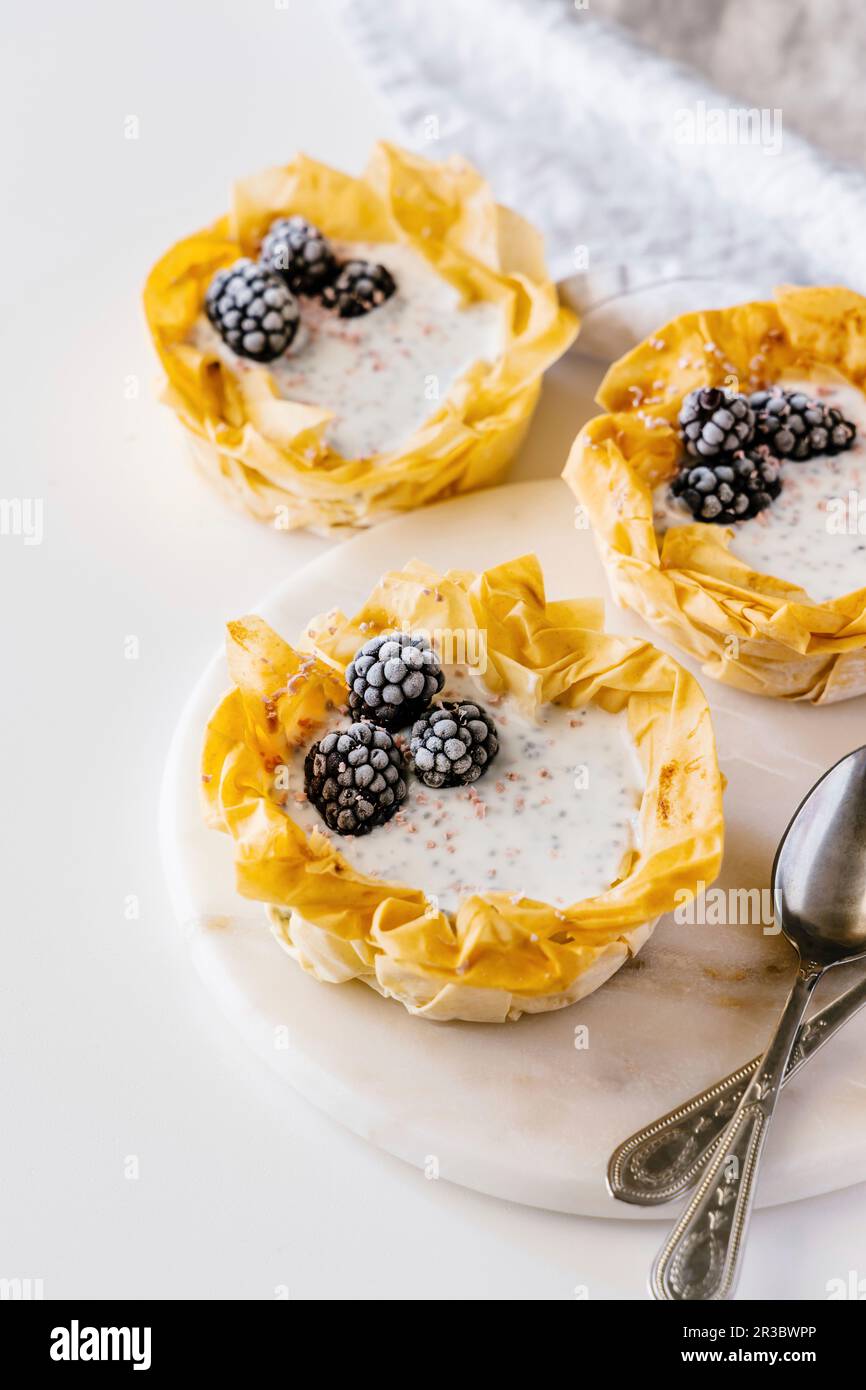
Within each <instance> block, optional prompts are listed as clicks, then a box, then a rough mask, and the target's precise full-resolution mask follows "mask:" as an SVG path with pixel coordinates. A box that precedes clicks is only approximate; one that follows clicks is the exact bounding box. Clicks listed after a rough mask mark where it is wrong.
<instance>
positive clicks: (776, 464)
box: [671, 444, 782, 526]
mask: <svg viewBox="0 0 866 1390" xmlns="http://www.w3.org/2000/svg"><path fill="white" fill-rule="evenodd" d="M781 469H782V465H781V462H780V460H779V459H778V458H776V457H775V456H774V455H773V454H771V453H770V450H769V449H768V448H767V446H766V444H759V445H757V446H756V447H754V448H751V449H748V450H745V451H743V450H740V451H739V452H737V453H736V454H730V455H727V456H726V457H723V458H722V459H718V460H713V461H712V462H708V463H700V464H697V465H695V464H692V465H690V466H688V467H685V468H683V469H682V470H681V471H680V473H679V474H678V475H677V477H676V478H675V479H674V480H673V482H672V483H671V492H672V493H673V494H674V496H675V497H678V498H679V499H680V501H681V502H684V503H685V505H686V506H687V507H688V509H689V511H690V512H691V513H692V515H693V516H694V517H696V518H697V520H698V521H713V522H717V523H718V525H720V526H730V525H731V524H732V523H733V522H735V521H747V520H748V519H749V517H752V516H757V514H758V512H762V511H764V510H765V508H767V507H769V505H770V503H771V502H772V501H774V499H775V498H776V497H778V496H779V493H780V492H781V490H782V479H781V476H780V474H781Z"/></svg>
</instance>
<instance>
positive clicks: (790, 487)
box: [653, 380, 866, 603]
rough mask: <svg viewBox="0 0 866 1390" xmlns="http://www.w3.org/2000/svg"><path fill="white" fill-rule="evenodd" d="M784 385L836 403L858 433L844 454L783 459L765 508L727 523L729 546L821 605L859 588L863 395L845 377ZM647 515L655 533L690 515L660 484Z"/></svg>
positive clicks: (863, 531) (865, 499)
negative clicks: (838, 381) (776, 484)
mask: <svg viewBox="0 0 866 1390" xmlns="http://www.w3.org/2000/svg"><path fill="white" fill-rule="evenodd" d="M783 385H784V386H785V387H786V389H793V390H800V391H803V392H805V393H806V394H807V395H809V396H812V397H817V398H818V399H819V400H821V401H823V402H824V403H825V404H827V405H830V406H835V407H836V408H837V409H839V410H840V411H841V412H842V414H843V416H844V417H845V418H846V419H847V420H850V421H851V422H852V423H853V424H855V425H856V426H857V435H856V438H855V440H854V443H853V445H852V446H851V448H850V449H847V450H845V451H844V452H843V453H839V454H835V455H827V454H822V455H818V456H817V457H815V458H811V459H808V460H806V461H805V462H802V463H800V462H795V461H793V460H791V459H784V460H783V461H782V471H781V475H780V476H781V480H782V490H781V493H780V494H779V496H778V497H776V498H775V500H774V501H773V502H772V504H771V505H770V506H769V507H767V508H766V510H764V511H761V512H759V513H758V515H757V516H754V517H750V518H749V519H748V520H745V521H737V522H736V523H735V524H734V525H733V526H732V528H731V529H732V531H733V539H732V541H731V546H730V549H731V553H732V554H733V555H735V556H736V557H737V558H738V559H740V560H743V561H744V562H745V563H746V564H747V565H749V566H750V567H751V568H752V569H753V570H754V571H756V572H757V573H759V574H768V575H773V576H774V577H775V578H776V579H782V580H785V581H786V582H788V583H790V584H795V585H797V586H798V587H800V588H802V589H804V590H805V592H806V593H807V594H808V595H809V598H810V599H811V600H812V601H813V602H815V603H826V602H827V601H829V600H831V599H835V598H841V597H843V596H844V595H845V594H849V593H851V592H852V591H854V590H856V589H860V588H863V587H864V586H866V398H864V396H863V394H862V393H861V392H860V391H858V390H857V388H856V387H854V386H851V385H849V384H847V383H842V384H836V383H833V384H832V385H817V386H816V384H815V383H814V382H809V381H805V382H804V381H788V380H786V381H785V382H784V383H783ZM653 521H654V525H655V529H656V532H657V534H658V535H659V536H662V535H664V533H665V531H667V530H668V529H669V528H670V527H672V526H682V525H690V524H692V525H693V524H694V522H695V518H694V517H693V516H692V515H691V514H690V513H689V512H688V509H687V508H686V507H685V506H684V505H683V504H681V503H679V502H678V501H677V499H676V498H674V497H673V496H672V495H671V492H670V487H669V484H668V483H667V482H666V483H662V484H661V485H660V486H659V487H657V488H656V489H655V492H654V493H653Z"/></svg>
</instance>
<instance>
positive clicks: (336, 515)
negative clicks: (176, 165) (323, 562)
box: [144, 144, 577, 532]
mask: <svg viewBox="0 0 866 1390" xmlns="http://www.w3.org/2000/svg"><path fill="white" fill-rule="evenodd" d="M144 304H145V312H146V316H147V321H148V325H149V327H150V331H151V334H152V337H153V341H154V344H155V346H156V349H157V352H158V353H159V356H160V359H161V361H162V365H163V367H164V369H165V375H166V383H165V390H164V399H165V401H166V402H167V403H168V404H169V405H170V406H171V407H172V409H173V410H174V411H175V413H176V415H177V416H178V419H179V420H180V421H181V423H182V425H183V426H184V428H185V430H186V431H187V434H188V437H189V442H190V444H191V447H192V452H193V456H194V458H195V460H196V461H197V463H198V464H199V465H200V466H201V467H202V468H203V470H204V471H205V473H206V474H207V475H208V476H209V477H211V478H212V479H213V480H215V481H216V482H217V483H218V484H219V485H220V486H221V487H222V488H223V489H224V490H225V491H227V492H228V493H229V494H230V495H231V496H232V498H234V499H235V500H236V501H238V502H240V503H241V504H242V505H243V506H244V507H245V508H246V509H247V510H248V511H250V512H252V513H253V514H254V515H255V516H257V517H259V518H261V519H262V520H265V521H268V522H270V523H271V524H273V525H276V526H277V527H278V528H280V529H285V530H290V529H293V528H296V527H309V528H312V529H315V530H317V531H322V532H331V531H334V530H340V529H344V528H350V527H360V526H366V525H369V524H371V523H372V522H375V521H377V520H380V519H381V518H382V517H383V516H386V515H389V514H394V513H396V512H400V511H407V510H410V509H412V508H414V507H418V506H422V505H424V504H426V503H428V502H432V501H436V500H440V499H442V498H443V497H446V496H450V495H452V494H455V493H459V492H467V491H469V490H471V489H472V488H476V487H482V486H486V485H489V484H490V483H493V482H495V481H496V480H497V479H498V478H499V477H500V475H501V474H502V472H503V470H504V468H505V467H506V465H507V464H508V462H509V460H510V458H511V457H512V455H513V454H514V452H515V450H516V449H517V447H518V445H519V444H520V442H521V440H522V438H523V435H524V433H525V431H526V428H527V426H528V423H529V420H530V418H531V416H532V412H533V410H534V407H535V405H536V402H537V400H538V394H539V390H540V384H541V376H542V373H543V372H544V370H545V368H546V367H548V366H549V365H550V364H551V363H552V362H553V361H555V360H556V358H557V357H559V356H560V355H561V354H562V353H563V352H564V351H565V350H566V348H567V347H568V346H569V344H570V343H571V342H572V341H573V339H574V337H575V335H576V333H577V320H576V319H575V317H574V315H573V314H571V312H570V311H569V310H567V309H565V308H562V307H561V306H560V304H559V301H558V298H557V293H556V289H555V287H554V285H553V284H552V283H551V281H550V279H549V278H548V275H547V271H546V269H545V266H544V258H543V252H542V246H541V239H540V236H539V235H538V233H536V232H535V231H534V230H533V229H532V228H531V227H530V226H529V225H528V224H527V223H526V222H525V221H523V219H522V218H520V217H518V216H517V215H516V214H514V213H512V212H510V211H508V210H507V209H505V208H502V207H499V206H498V205H497V204H496V203H495V202H494V200H493V197H492V194H491V192H490V189H489V188H488V186H487V185H486V184H485V182H484V181H483V180H482V179H481V177H480V176H479V175H478V174H477V173H476V172H475V171H474V170H473V169H472V168H471V167H470V166H469V165H468V164H466V163H465V162H464V161H462V160H459V159H455V158H452V159H449V160H448V161H446V162H444V163H433V162H431V161H428V160H424V159H421V158H418V157H416V156H413V155H410V154H407V153H405V152H404V151H402V150H399V149H397V148H396V147H394V146H393V145H388V144H379V145H377V146H376V147H375V148H374V150H373V152H372V155H371V158H370V161H369V163H368V166H367V169H366V171H365V173H364V174H363V176H362V177H361V178H350V177H349V176H348V175H345V174H341V173H338V172H337V171H336V170H334V169H330V168H327V167H326V166H325V165H322V164H317V163H315V162H314V161H313V160H311V159H308V158H306V157H304V156H299V157H298V158H297V159H296V160H294V161H293V163H291V164H289V165H287V166H285V167H284V168H277V169H270V170H268V171H266V172H265V173H262V174H259V175H256V176H254V177H252V178H248V179H243V180H241V181H240V182H239V183H237V184H236V185H235V187H234V190H233V196H232V205H231V209H230V211H229V212H228V214H227V215H226V216H224V217H222V218H220V220H219V221H218V222H216V223H215V224H214V225H213V226H212V227H209V228H206V229H205V230H204V231H201V232H197V233H196V234H195V235H193V236H190V237H187V238H185V239H184V240H183V241H181V242H179V243H178V244H177V245H176V246H174V247H172V249H171V250H170V251H168V252H167V253H166V255H164V256H163V257H162V259H161V260H160V261H159V262H158V264H157V265H156V266H155V267H154V269H153V270H152V271H151V274H150V276H149V277H148V281H147V285H146V287H145V293H144Z"/></svg>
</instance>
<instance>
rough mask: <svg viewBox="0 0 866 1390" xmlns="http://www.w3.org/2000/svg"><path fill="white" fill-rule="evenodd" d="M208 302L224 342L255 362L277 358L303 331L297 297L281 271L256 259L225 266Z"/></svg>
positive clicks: (212, 288) (207, 306)
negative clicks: (275, 271)
mask: <svg viewBox="0 0 866 1390" xmlns="http://www.w3.org/2000/svg"><path fill="white" fill-rule="evenodd" d="M204 307H205V313H206V314H207V316H208V318H209V319H210V321H211V323H212V324H213V326H214V328H215V329H216V331H217V333H219V335H220V337H221V338H222V340H223V342H225V343H228V345H229V347H230V348H231V349H232V351H233V352H236V353H237V354H238V356H239V357H250V358H252V360H253V361H254V362H273V360H274V358H275V357H279V356H280V355H281V354H282V353H284V352H285V350H286V348H287V347H288V346H289V344H290V343H291V342H292V339H293V338H294V336H295V334H296V333H297V331H298V323H299V320H300V311H299V309H298V301H297V300H296V299H295V297H294V295H293V294H292V293H291V291H290V290H288V289H287V288H286V286H285V285H284V284H283V282H282V280H281V279H280V277H279V275H276V274H275V273H274V272H273V271H272V270H268V268H267V266H263V265H256V264H255V262H254V261H250V260H246V259H244V260H240V261H235V263H234V265H230V266H229V267H228V269H227V270H220V271H219V272H218V273H217V274H216V275H215V276H214V278H213V279H212V280H211V282H210V285H209V287H208V292H207V295H206V296H205V302H204Z"/></svg>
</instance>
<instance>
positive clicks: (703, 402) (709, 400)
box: [678, 386, 755, 459]
mask: <svg viewBox="0 0 866 1390" xmlns="http://www.w3.org/2000/svg"><path fill="white" fill-rule="evenodd" d="M678 418H679V422H680V437H681V439H682V441H683V444H684V445H685V448H686V453H687V454H691V455H692V457H693V458H699V459H715V458H718V457H719V455H720V454H731V453H733V452H734V450H735V449H743V448H745V446H746V445H747V444H749V443H750V442H751V439H752V434H753V431H754V428H755V416H754V412H753V410H752V408H751V406H750V405H749V402H748V400H747V399H746V397H745V396H740V395H738V394H737V392H736V391H730V390H728V389H727V387H725V388H722V387H719V386H705V387H701V388H699V389H698V390H697V391H690V392H689V394H688V395H687V396H686V397H685V399H684V401H683V403H682V406H681V407H680V413H679V417H678Z"/></svg>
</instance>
